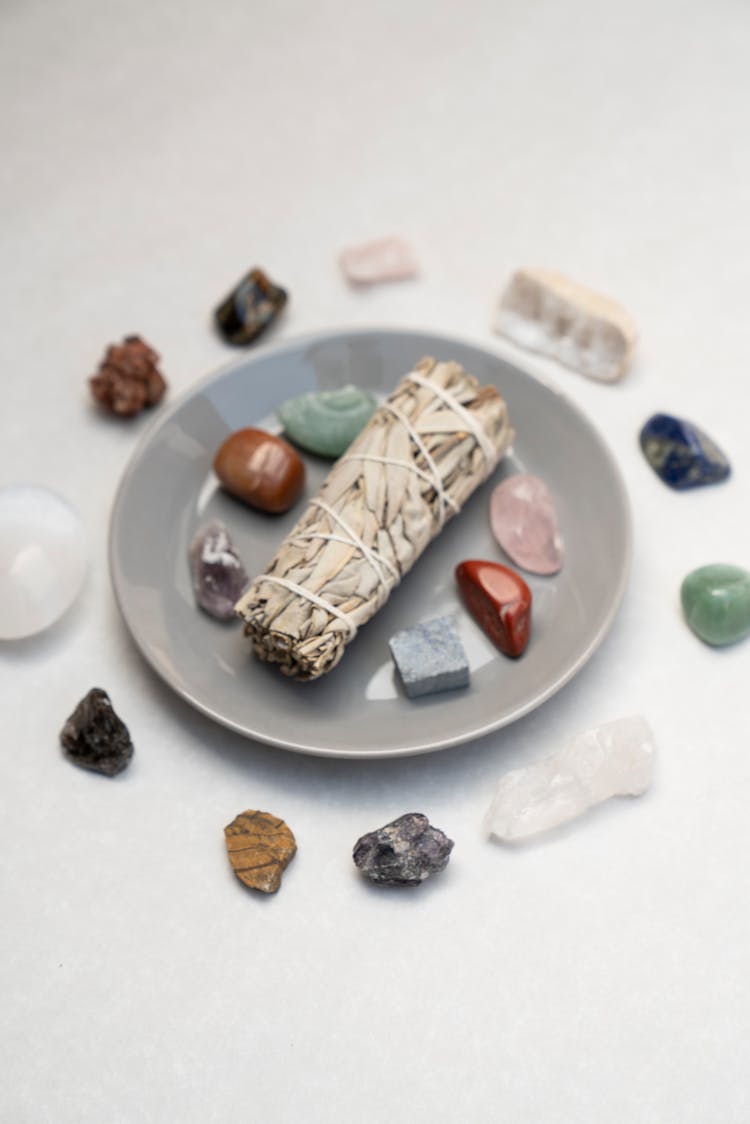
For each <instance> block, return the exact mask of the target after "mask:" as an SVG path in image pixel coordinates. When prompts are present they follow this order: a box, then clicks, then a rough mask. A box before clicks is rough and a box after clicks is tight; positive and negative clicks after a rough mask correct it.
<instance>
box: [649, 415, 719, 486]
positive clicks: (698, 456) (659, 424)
mask: <svg viewBox="0 0 750 1124" xmlns="http://www.w3.org/2000/svg"><path fill="white" fill-rule="evenodd" d="M640 443H641V449H642V450H643V455H644V456H645V458H646V460H647V461H648V463H649V464H650V465H651V467H652V468H653V470H654V472H655V473H656V475H657V476H658V477H659V478H660V479H661V480H663V481H664V483H665V484H668V485H669V487H670V488H675V489H677V490H678V491H684V490H685V489H687V488H700V487H702V486H703V485H705V484H718V483H720V481H722V480H726V478H727V476H729V473H730V471H731V467H730V464H729V461H728V460H727V458H726V456H725V455H724V453H722V451H721V449H720V448H719V447H718V446H717V445H716V444H715V443H714V442H713V441H712V439H711V438H710V437H709V436H708V435H707V434H706V433H704V432H703V430H702V429H699V428H698V426H697V425H693V424H692V423H691V422H688V421H684V420H683V419H681V418H675V417H672V415H671V414H654V415H653V417H650V418H649V419H648V421H647V422H646V424H645V425H644V426H643V428H642V429H641V432H640Z"/></svg>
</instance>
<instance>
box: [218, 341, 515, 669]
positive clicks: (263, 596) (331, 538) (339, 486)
mask: <svg viewBox="0 0 750 1124" xmlns="http://www.w3.org/2000/svg"><path fill="white" fill-rule="evenodd" d="M512 440H513V430H512V429H511V427H510V423H509V421H508V411H507V407H506V405H505V402H504V401H503V399H502V398H501V397H500V395H499V394H498V392H497V391H496V390H495V388H494V387H492V386H480V385H479V383H478V382H477V380H476V379H475V378H474V377H473V376H472V375H469V374H467V373H466V372H465V371H464V369H463V367H461V366H460V365H459V364H458V363H452V362H451V363H438V362H436V360H434V359H422V360H420V362H419V363H417V365H416V367H415V368H414V370H413V371H411V372H410V373H409V374H408V375H405V376H404V378H403V379H402V380H401V382H400V383H399V384H398V386H397V387H396V389H395V390H394V391H393V392H392V394H391V395H390V396H389V397H388V399H387V400H386V401H385V402H384V403H383V405H382V406H381V407H380V408H379V409H378V410H376V412H375V413H374V414H373V416H372V418H371V419H370V421H369V422H368V423H367V425H366V426H365V428H364V429H363V430H362V432H361V433H360V434H359V436H358V437H357V438H356V440H355V441H354V442H353V444H352V445H351V446H350V447H349V449H348V450H347V451H346V453H345V454H344V455H343V457H341V459H340V460H338V461H337V462H336V464H335V465H334V466H333V468H332V469H331V471H330V473H329V475H328V477H327V478H326V480H325V482H324V484H323V486H322V488H321V489H320V492H319V493H318V496H317V497H316V498H315V499H314V500H312V501H311V502H310V505H309V507H308V509H307V511H306V512H305V514H304V515H303V516H302V518H301V519H300V520H299V522H298V523H297V524H296V526H295V527H294V528H293V530H292V532H291V533H290V534H289V535H288V536H287V538H286V539H285V540H284V542H283V543H282V544H281V546H280V547H279V550H278V551H277V553H276V555H275V557H274V558H273V559H272V561H271V562H270V564H269V565H268V567H267V569H266V571H265V572H264V573H263V574H261V575H260V576H259V577H258V578H256V579H255V580H254V581H253V582H252V583H251V584H250V586H249V588H248V589H247V591H246V592H245V593H244V595H243V596H242V598H241V599H240V601H239V602H238V603H237V605H236V606H235V611H236V612H237V613H238V614H239V616H240V617H241V618H242V619H243V620H244V622H245V632H246V634H247V635H248V636H249V637H250V638H251V639H252V642H253V648H254V650H255V653H256V655H258V656H259V657H260V659H262V660H266V661H268V662H270V663H277V664H279V665H280V670H281V671H282V672H283V673H284V674H285V675H289V676H292V677H293V678H295V679H317V678H318V677H319V676H320V675H324V674H325V673H326V672H327V671H330V670H331V668H333V667H335V666H336V664H337V663H338V662H339V660H340V659H341V657H342V655H343V654H344V648H345V647H346V645H347V644H348V642H349V641H350V640H351V639H353V637H354V636H355V634H356V632H357V629H358V628H359V626H360V625H363V624H364V623H365V622H366V621H368V620H370V618H371V617H372V616H374V615H375V613H376V612H377V611H378V609H379V608H380V607H381V605H383V603H384V602H385V601H386V600H387V599H388V596H389V594H390V592H391V590H392V589H393V587H394V586H395V585H397V584H398V582H399V581H400V580H401V578H402V576H403V575H404V574H405V573H406V572H407V570H409V569H411V567H412V566H413V565H414V563H415V562H416V560H417V559H418V558H419V556H420V554H421V553H422V551H423V550H424V549H425V547H426V546H427V545H428V543H429V542H430V541H431V540H432V539H433V538H434V537H435V535H437V534H438V532H439V531H440V530H441V528H442V527H443V525H444V524H445V523H446V522H447V520H448V519H450V518H451V517H452V516H453V515H455V514H456V513H457V512H458V511H459V510H460V509H461V507H462V505H463V504H464V503H465V501H466V500H467V499H468V497H469V496H470V495H471V493H472V492H473V491H474V490H475V489H476V488H477V487H478V486H479V485H480V484H481V483H482V482H483V481H484V480H486V479H487V477H488V476H489V475H490V473H491V472H492V471H493V470H494V468H495V466H496V465H497V462H498V461H499V459H500V457H501V456H502V455H503V453H504V452H505V451H506V449H507V448H508V447H509V445H510V443H511V441H512Z"/></svg>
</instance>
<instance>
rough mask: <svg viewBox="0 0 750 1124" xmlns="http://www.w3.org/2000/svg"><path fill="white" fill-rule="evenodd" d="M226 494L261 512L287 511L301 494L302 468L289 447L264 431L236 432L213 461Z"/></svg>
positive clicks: (296, 455) (223, 444) (251, 429)
mask: <svg viewBox="0 0 750 1124" xmlns="http://www.w3.org/2000/svg"><path fill="white" fill-rule="evenodd" d="M214 472H215V473H216V475H217V476H218V477H219V480H221V482H222V484H223V485H224V487H225V488H226V490H227V491H228V492H231V493H232V495H233V496H237V498H238V499H240V500H244V501H245V503H249V504H250V505H251V506H252V507H257V508H260V510H261V511H269V512H272V513H275V514H277V513H279V512H282V511H288V510H289V508H290V507H291V506H292V504H294V503H295V502H296V501H297V500H298V499H299V496H300V493H301V492H302V488H303V487H304V483H305V466H304V464H303V463H302V459H301V457H300V456H299V454H298V453H296V452H295V451H294V449H293V448H292V446H291V445H289V444H287V442H286V441H282V439H281V438H280V437H275V436H274V435H273V434H272V433H266V432H265V430H263V429H253V428H252V427H249V428H247V429H238V430H237V431H236V433H232V434H231V435H230V436H229V437H227V439H226V441H224V442H223V443H222V444H221V445H220V446H219V449H218V451H217V453H216V456H215V458H214Z"/></svg>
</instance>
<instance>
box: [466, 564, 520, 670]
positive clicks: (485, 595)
mask: <svg viewBox="0 0 750 1124" xmlns="http://www.w3.org/2000/svg"><path fill="white" fill-rule="evenodd" d="M456 581H457V582H458V588H459V589H460V590H461V596H462V597H463V599H464V603H465V605H466V608H467V609H468V610H469V612H470V613H471V615H472V616H473V617H474V620H475V621H476V622H477V624H478V625H479V626H480V628H482V629H484V631H485V632H486V633H487V635H488V636H489V638H490V640H491V641H492V642H493V644H496V645H497V647H498V648H499V649H500V651H501V652H504V653H505V655H506V656H513V657H515V656H520V655H522V654H523V652H524V650H525V648H526V645H527V643H528V641H529V631H530V629H531V590H530V589H529V587H528V586H527V584H526V582H525V581H524V580H523V578H522V577H521V576H520V575H519V574H517V573H516V572H515V570H510V569H509V568H508V567H507V566H501V565H500V563H499V562H482V561H478V560H471V561H469V562H460V563H459V565H458V566H456Z"/></svg>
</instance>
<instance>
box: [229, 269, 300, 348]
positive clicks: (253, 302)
mask: <svg viewBox="0 0 750 1124" xmlns="http://www.w3.org/2000/svg"><path fill="white" fill-rule="evenodd" d="M287 299H288V294H287V291H286V289H282V288H280V287H279V286H278V285H274V283H273V281H271V280H270V278H268V277H267V276H266V274H265V273H264V272H263V270H262V269H251V270H250V272H249V273H248V274H246V275H245V277H243V278H242V280H241V281H240V282H239V284H238V285H236V286H235V287H234V289H232V291H231V293H229V294H228V296H226V297H225V298H224V300H223V301H222V302H221V304H220V305H219V307H218V308H217V309H216V312H215V313H214V316H215V318H216V325H217V327H218V329H219V331H220V332H221V334H222V336H223V337H224V339H225V340H226V341H227V343H231V344H236V345H238V346H244V345H246V344H249V343H253V342H254V340H257V338H258V336H260V335H261V334H262V333H263V332H265V330H266V328H268V327H269V325H271V324H272V323H273V322H274V320H275V319H276V317H277V316H278V315H279V313H280V312H281V310H282V309H283V307H284V305H285V304H286V302H287Z"/></svg>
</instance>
